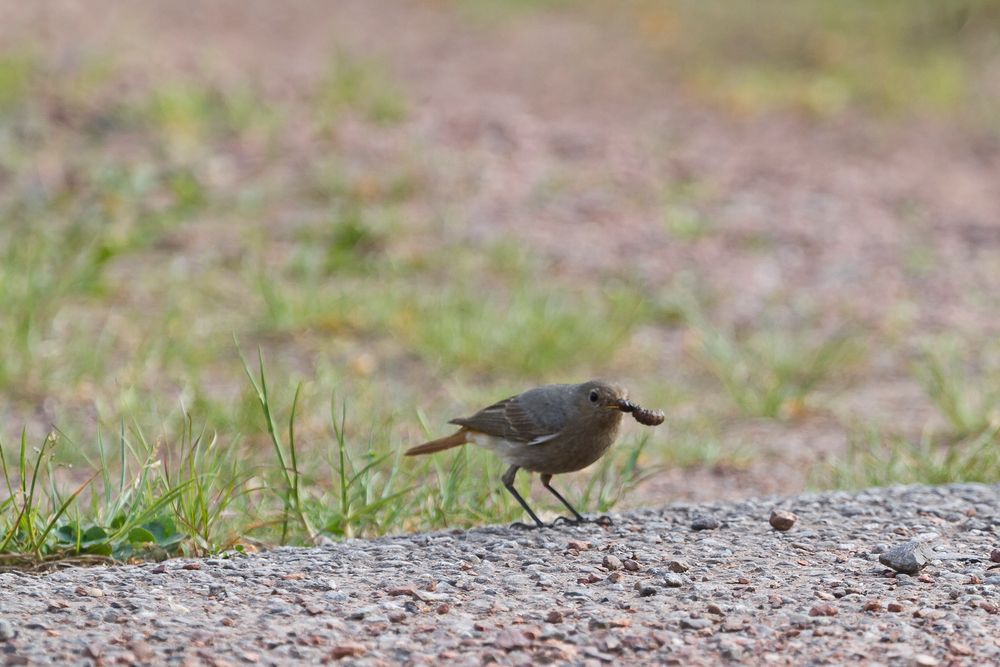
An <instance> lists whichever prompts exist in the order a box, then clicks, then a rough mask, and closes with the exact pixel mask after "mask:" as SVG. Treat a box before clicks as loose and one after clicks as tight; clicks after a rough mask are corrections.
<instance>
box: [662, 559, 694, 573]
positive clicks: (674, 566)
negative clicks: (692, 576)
mask: <svg viewBox="0 0 1000 667" xmlns="http://www.w3.org/2000/svg"><path fill="white" fill-rule="evenodd" d="M667 569H668V570H670V571H671V572H687V571H688V570H690V569H691V566H690V565H689V564H688V562H687V561H685V560H672V561H670V562H669V563H667Z"/></svg>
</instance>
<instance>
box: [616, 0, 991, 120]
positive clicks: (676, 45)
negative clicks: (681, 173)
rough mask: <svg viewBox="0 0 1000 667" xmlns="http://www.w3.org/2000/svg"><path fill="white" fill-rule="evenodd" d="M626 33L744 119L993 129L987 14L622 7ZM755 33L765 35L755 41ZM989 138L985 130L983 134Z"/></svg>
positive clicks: (957, 7)
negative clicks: (863, 120) (915, 118)
mask: <svg viewBox="0 0 1000 667" xmlns="http://www.w3.org/2000/svg"><path fill="white" fill-rule="evenodd" d="M631 9H632V17H633V22H634V25H635V27H636V29H637V30H638V32H639V33H640V35H641V36H642V38H643V39H644V41H645V42H646V43H648V44H650V45H651V46H652V47H653V48H654V49H656V50H658V51H659V52H661V53H662V54H663V56H664V62H665V64H666V65H668V66H670V67H671V68H672V69H674V70H676V71H677V72H678V74H679V76H680V78H681V80H682V81H684V82H685V83H686V85H687V86H688V88H689V90H690V91H691V92H693V93H694V94H696V95H698V96H699V97H701V98H702V99H706V100H710V101H712V102H714V103H716V104H718V105H720V106H722V107H724V108H727V109H730V110H732V111H734V112H737V113H742V114H747V113H749V114H758V113H765V112H770V111H775V110H779V111H797V112H803V113H806V114H809V115H812V116H816V117H820V118H830V117H836V116H839V115H842V114H844V113H845V112H859V111H860V112H863V113H866V114H869V115H877V116H883V117H898V116H900V115H924V114H928V113H930V114H939V115H944V116H946V117H951V118H958V119H961V120H964V121H968V122H973V123H985V124H987V125H991V124H992V123H993V120H992V119H991V118H990V117H989V116H990V114H989V111H988V106H989V104H988V103H987V104H984V102H985V101H986V100H985V99H984V98H983V97H982V96H981V95H980V93H979V91H980V90H981V88H982V85H983V81H984V79H983V78H982V77H983V76H986V77H987V79H986V80H988V76H989V75H988V71H989V67H986V66H983V63H985V62H987V61H988V59H989V57H990V56H989V54H991V53H995V51H994V50H993V46H992V45H993V43H994V40H995V37H996V31H995V29H994V27H993V26H995V19H996V16H997V12H998V6H997V3H996V2H993V1H992V0H981V1H973V2H935V1H934V0H918V1H916V2H913V1H907V0H887V1H885V2H877V3H871V2H864V0H849V1H847V2H839V3H836V5H830V4H829V3H824V2H822V0H807V1H805V2H798V3H795V5H794V6H789V5H788V3H784V2H780V1H772V0H769V1H767V2H760V3H755V4H754V6H753V9H752V11H750V10H747V9H745V8H734V7H732V6H730V5H729V4H728V3H724V2H699V1H690V0H685V1H681V2H672V3H662V2H651V1H647V0H637V2H634V3H632V5H631ZM761 26H767V28H766V29H762V28H761ZM993 128H994V129H995V125H993Z"/></svg>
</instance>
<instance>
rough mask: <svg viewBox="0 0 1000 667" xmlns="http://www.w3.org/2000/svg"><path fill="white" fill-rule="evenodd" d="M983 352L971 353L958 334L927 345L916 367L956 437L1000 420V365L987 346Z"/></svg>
mask: <svg viewBox="0 0 1000 667" xmlns="http://www.w3.org/2000/svg"><path fill="white" fill-rule="evenodd" d="M979 352H980V353H979V354H978V355H973V354H970V353H969V351H968V350H964V349H963V347H962V346H961V344H960V341H959V340H957V339H956V338H955V337H950V338H945V339H938V340H934V341H931V342H928V343H926V344H925V345H924V346H923V351H922V354H921V358H920V359H919V361H918V362H917V364H916V366H915V369H914V373H915V375H916V377H917V379H918V380H919V381H920V383H921V384H922V385H923V388H924V391H926V392H927V396H928V398H930V400H931V402H932V403H933V404H934V406H935V407H936V408H937V409H938V411H939V412H940V414H941V416H942V417H944V419H945V421H946V424H947V427H948V430H949V433H948V435H949V437H950V438H952V439H954V440H962V439H966V438H969V437H972V436H976V435H979V434H981V433H983V432H985V431H987V430H989V429H991V428H993V427H995V426H996V425H997V424H998V423H1000V408H998V406H1000V367H998V366H997V360H996V359H995V358H993V357H995V355H989V354H987V353H986V352H987V350H986V348H985V347H984V348H980V350H979ZM973 369H974V370H973Z"/></svg>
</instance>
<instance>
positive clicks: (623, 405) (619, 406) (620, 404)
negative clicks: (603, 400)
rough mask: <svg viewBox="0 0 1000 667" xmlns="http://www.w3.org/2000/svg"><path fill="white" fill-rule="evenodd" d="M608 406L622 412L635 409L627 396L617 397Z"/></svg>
mask: <svg viewBox="0 0 1000 667" xmlns="http://www.w3.org/2000/svg"><path fill="white" fill-rule="evenodd" d="M608 407H609V408H611V409H612V410H621V411H622V412H632V410H634V409H635V406H634V405H632V404H631V403H630V402H629V400H628V399H627V398H619V399H618V400H616V401H615V402H614V403H611V404H610V405H609V406H608Z"/></svg>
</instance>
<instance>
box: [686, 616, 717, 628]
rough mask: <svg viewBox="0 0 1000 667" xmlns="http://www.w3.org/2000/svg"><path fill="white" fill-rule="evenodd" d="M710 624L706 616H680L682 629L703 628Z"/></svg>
mask: <svg viewBox="0 0 1000 667" xmlns="http://www.w3.org/2000/svg"><path fill="white" fill-rule="evenodd" d="M710 625H712V621H710V620H708V619H707V618H682V619H681V628H682V629H684V630H703V629H704V628H707V627H709V626H710Z"/></svg>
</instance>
